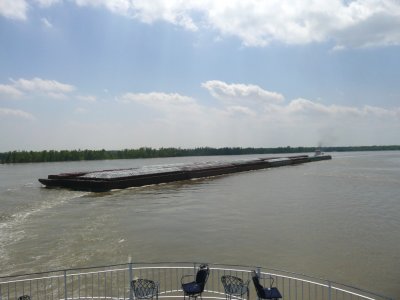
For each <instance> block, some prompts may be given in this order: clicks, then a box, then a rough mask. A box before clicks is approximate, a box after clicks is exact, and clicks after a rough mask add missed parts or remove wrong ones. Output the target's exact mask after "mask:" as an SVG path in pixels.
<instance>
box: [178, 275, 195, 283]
mask: <svg viewBox="0 0 400 300" xmlns="http://www.w3.org/2000/svg"><path fill="white" fill-rule="evenodd" d="M189 278H190V279H189ZM194 280H195V275H183V276H182V278H181V284H184V283H189V282H193V281H194Z"/></svg>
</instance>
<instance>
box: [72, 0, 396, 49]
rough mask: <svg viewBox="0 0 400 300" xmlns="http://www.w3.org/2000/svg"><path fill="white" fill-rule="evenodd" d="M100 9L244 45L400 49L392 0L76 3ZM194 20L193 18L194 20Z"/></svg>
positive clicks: (84, 0)
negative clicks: (201, 30)
mask: <svg viewBox="0 0 400 300" xmlns="http://www.w3.org/2000/svg"><path fill="white" fill-rule="evenodd" d="M76 3H77V4H78V5H81V6H84V5H85V6H86V5H92V6H103V7H105V8H107V9H109V10H110V11H112V12H114V13H118V14H122V15H126V16H131V17H134V18H136V19H138V20H140V21H142V22H145V23H153V22H156V21H165V22H169V23H172V24H174V25H177V26H182V27H184V28H186V29H189V30H197V29H199V28H206V29H209V28H211V29H214V30H215V31H216V32H218V33H219V34H220V35H223V36H235V37H238V38H239V39H240V40H241V41H242V42H243V44H244V45H246V46H266V45H268V44H269V43H271V42H274V41H277V42H282V43H285V44H307V43H313V42H324V41H333V42H335V43H336V47H338V48H342V47H367V46H385V45H399V44H400V33H399V30H397V29H398V28H399V26H400V3H399V2H398V1H397V0H354V1H350V2H349V1H342V0H331V1H325V0H306V1H304V0H269V1H264V0H247V1H241V0H231V1H214V0H193V1H184V0H169V1H164V0H152V1H147V0H118V1H114V0H76ZM194 16H196V17H194Z"/></svg>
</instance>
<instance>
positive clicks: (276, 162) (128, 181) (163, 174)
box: [39, 155, 332, 192]
mask: <svg viewBox="0 0 400 300" xmlns="http://www.w3.org/2000/svg"><path fill="white" fill-rule="evenodd" d="M329 159H332V157H331V156H330V155H319V156H306V155H300V156H290V157H280V158H276V157H274V158H259V159H254V160H247V161H236V162H235V161H234V162H226V163H217V164H215V165H213V164H206V165H202V164H199V165H196V164H192V165H186V166H181V167H180V168H179V170H174V171H160V172H156V173H149V174H137V175H128V176H117V177H112V178H104V177H102V176H101V173H102V172H105V173H106V172H109V171H111V172H115V171H118V170H107V171H100V172H80V173H64V174H59V175H49V176H48V178H47V179H39V181H40V183H42V184H43V185H45V186H46V187H48V188H67V189H72V190H79V191H92V192H105V191H109V190H113V189H125V188H130V187H140V186H145V185H152V184H160V183H168V182H174V181H182V180H190V179H195V178H204V177H211V176H218V175H223V174H231V173H238V172H244V171H250V170H259V169H266V168H275V167H281V166H288V165H296V164H302V163H308V162H314V161H320V160H329ZM94 173H96V174H100V176H98V177H96V175H93V176H91V174H94Z"/></svg>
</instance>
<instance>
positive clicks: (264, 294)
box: [251, 271, 282, 299]
mask: <svg viewBox="0 0 400 300" xmlns="http://www.w3.org/2000/svg"><path fill="white" fill-rule="evenodd" d="M251 277H252V279H253V283H254V287H255V288H256V291H257V296H258V298H261V299H280V298H282V295H281V293H280V292H279V290H278V288H276V287H272V285H273V283H274V279H273V278H272V276H269V280H270V286H269V287H268V288H264V287H263V286H262V285H261V284H260V279H259V277H258V275H257V273H256V271H253V272H252V274H251Z"/></svg>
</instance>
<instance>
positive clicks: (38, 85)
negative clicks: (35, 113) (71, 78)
mask: <svg viewBox="0 0 400 300" xmlns="http://www.w3.org/2000/svg"><path fill="white" fill-rule="evenodd" d="M12 82H13V83H14V86H15V87H16V88H19V89H22V90H24V91H30V92H45V93H46V92H47V93H70V92H73V91H74V90H75V87H74V86H72V85H70V84H65V83H61V82H58V81H56V80H47V79H41V78H38V77H35V78H33V79H31V80H29V79H24V78H20V79H18V80H12Z"/></svg>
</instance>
